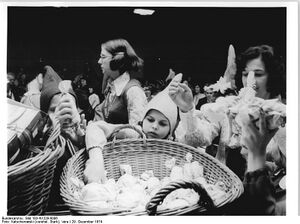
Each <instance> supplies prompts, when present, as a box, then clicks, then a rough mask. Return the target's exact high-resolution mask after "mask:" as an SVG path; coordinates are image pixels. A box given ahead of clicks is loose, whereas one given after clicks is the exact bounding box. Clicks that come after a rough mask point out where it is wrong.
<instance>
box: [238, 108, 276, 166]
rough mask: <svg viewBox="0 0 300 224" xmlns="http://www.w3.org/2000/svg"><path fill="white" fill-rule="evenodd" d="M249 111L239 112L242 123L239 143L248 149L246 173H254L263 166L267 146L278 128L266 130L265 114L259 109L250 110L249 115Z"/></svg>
mask: <svg viewBox="0 0 300 224" xmlns="http://www.w3.org/2000/svg"><path fill="white" fill-rule="evenodd" d="M249 111H250V110H244V111H242V112H240V116H241V121H242V136H241V143H242V145H243V146H244V147H245V148H246V149H248V171H254V170H256V169H259V168H262V167H263V166H264V165H265V160H266V148H267V145H268V144H269V142H270V140H271V139H272V137H273V136H274V135H275V133H276V132H277V130H278V128H277V129H274V130H269V129H268V128H267V123H266V118H265V113H264V111H263V110H262V109H261V108H259V109H258V111H254V110H251V112H250V113H249ZM257 112H258V118H257ZM254 113H256V116H254ZM254 117H255V118H254Z"/></svg>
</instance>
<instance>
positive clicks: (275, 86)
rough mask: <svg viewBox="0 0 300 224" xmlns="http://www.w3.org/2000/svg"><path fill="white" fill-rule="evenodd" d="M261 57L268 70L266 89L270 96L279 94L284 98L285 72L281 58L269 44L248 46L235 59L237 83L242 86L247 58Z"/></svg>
mask: <svg viewBox="0 0 300 224" xmlns="http://www.w3.org/2000/svg"><path fill="white" fill-rule="evenodd" d="M258 57H261V60H262V61H263V62H264V64H265V69H266V71H267V72H268V74H269V76H268V81H267V91H268V92H269V93H270V98H275V97H277V96H278V95H281V96H282V97H283V98H286V74H285V66H284V63H283V59H282V58H281V57H279V56H277V55H276V54H275V51H274V48H273V47H271V46H269V45H260V46H254V47H249V48H248V49H247V50H245V51H244V52H243V53H242V54H241V55H240V57H239V58H238V59H237V84H238V86H239V87H241V86H242V72H243V70H244V69H245V67H246V64H247V63H248V61H249V60H252V59H255V58H258Z"/></svg>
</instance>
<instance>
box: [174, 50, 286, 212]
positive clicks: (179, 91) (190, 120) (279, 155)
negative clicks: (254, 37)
mask: <svg viewBox="0 0 300 224" xmlns="http://www.w3.org/2000/svg"><path fill="white" fill-rule="evenodd" d="M238 65H239V66H240V67H239V68H240V69H241V70H240V71H244V72H243V76H244V77H243V78H242V80H243V85H246V84H247V79H246V77H247V76H248V73H249V72H250V71H253V72H255V91H256V97H259V98H263V99H271V98H279V99H280V98H281V96H285V93H284V88H276V86H277V87H278V85H277V84H276V82H274V80H277V81H278V80H279V79H280V76H281V75H282V74H283V73H282V70H281V68H282V66H281V65H280V63H279V61H277V60H276V57H275V56H274V51H273V48H272V47H270V46H266V45H263V46H257V47H251V48H249V49H248V50H246V51H245V52H244V53H243V54H242V56H241V60H240V63H239V64H238ZM283 86H284V85H283ZM169 94H170V97H171V98H172V99H173V101H174V102H175V103H176V104H177V105H178V106H179V108H180V111H181V112H182V113H181V116H180V117H181V119H182V120H186V124H187V127H186V128H185V129H186V130H187V132H186V135H185V141H186V143H187V144H190V145H193V146H196V147H197V146H202V147H203V146H207V145H210V144H211V142H212V140H213V139H214V138H215V137H217V136H218V135H220V143H219V145H221V144H223V143H226V142H227V141H228V136H230V134H229V133H224V132H225V131H224V130H226V128H224V127H225V126H224V121H226V119H225V118H226V116H227V114H226V113H224V110H219V111H217V112H215V113H213V111H212V110H206V111H196V110H194V105H193V98H192V91H191V90H190V89H189V88H188V87H187V86H186V85H184V84H182V83H180V82H177V83H176V82H173V83H172V85H171V87H170V91H169ZM220 108H221V107H220ZM249 116H250V115H249ZM261 116H262V115H261ZM262 119H265V118H264V117H263V118H262ZM262 119H261V120H262ZM203 120H207V121H209V124H210V125H209V126H211V129H208V128H207V127H208V126H203V125H202V123H201V122H203ZM246 130H247V131H244V133H243V134H242V139H244V140H243V141H244V143H243V144H244V145H245V146H246V148H248V152H249V151H251V150H255V147H256V146H258V145H259V144H258V143H257V144H255V143H254V144H253V143H251V141H249V139H250V137H251V136H252V137H251V138H252V140H253V139H254V140H255V138H254V137H255V135H259V133H258V132H257V131H254V130H252V129H251V130H250V129H249V128H248V129H246ZM262 130H263V129H262ZM262 130H260V131H259V132H261V133H260V138H261V140H259V141H263V142H264V144H265V146H264V147H262V148H264V149H263V150H264V152H266V154H267V155H265V154H262V155H263V156H262V157H260V158H259V160H257V161H259V162H260V165H259V166H260V167H261V166H262V163H261V162H263V164H265V163H264V161H265V160H264V159H265V157H267V158H268V154H269V155H270V154H272V155H271V157H272V160H273V161H274V162H275V163H276V164H277V166H279V167H285V139H286V138H285V128H282V127H280V128H279V129H276V134H275V132H274V133H272V137H273V135H274V134H275V135H274V137H273V138H268V136H263V135H264V134H267V132H266V131H262ZM252 132H255V135H254V134H250V133H252ZM245 136H246V137H245ZM253 136H254V137H253ZM264 138H266V139H267V140H266V141H265V140H263V139H264ZM245 139H247V140H248V141H247V143H245ZM259 141H258V142H259ZM250 143H251V145H250ZM250 148H251V149H250ZM233 151H234V152H233ZM230 152H233V153H232V154H230V153H229V154H228V155H227V158H226V159H227V161H226V165H228V166H229V167H230V168H231V169H233V171H235V172H236V173H237V174H238V175H239V176H240V178H241V179H243V178H244V174H245V171H246V170H248V171H249V170H250V171H253V169H252V168H251V167H249V156H250V155H249V153H248V155H247V154H244V155H243V156H240V157H239V158H237V155H236V154H237V153H239V152H238V150H231V151H230ZM256 153H257V152H256ZM257 154H259V153H257ZM274 155H276V157H275V156H274ZM234 156H236V157H235V159H232V158H233V157H234ZM250 157H251V156H250ZM269 157H270V156H269ZM247 158H248V161H247ZM228 159H229V160H231V161H232V162H230V161H228ZM241 159H244V161H242V162H240V165H239V166H238V167H237V166H236V167H234V165H236V163H237V162H238V161H240V160H241ZM247 163H248V166H247ZM251 166H252V165H251ZM246 177H247V176H246ZM272 191H273V190H272ZM265 192H266V191H265ZM268 193H270V192H268ZM272 194H273V193H272ZM261 196H266V195H261ZM266 197H267V196H266ZM250 198H251V196H250ZM265 199H266V198H265ZM270 203H271V204H272V203H275V202H274V200H273V199H271V200H270ZM267 204H268V203H267ZM281 211H282V213H281V214H283V213H284V212H285V208H282V210H281ZM249 212H251V211H249ZM260 212H262V213H265V214H272V213H273V212H274V209H272V211H268V210H263V209H260ZM253 213H257V211H256V212H253Z"/></svg>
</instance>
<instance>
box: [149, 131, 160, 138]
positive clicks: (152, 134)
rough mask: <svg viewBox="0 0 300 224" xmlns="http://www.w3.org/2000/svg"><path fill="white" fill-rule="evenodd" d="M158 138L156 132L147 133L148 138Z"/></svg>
mask: <svg viewBox="0 0 300 224" xmlns="http://www.w3.org/2000/svg"><path fill="white" fill-rule="evenodd" d="M157 137H158V135H157V134H156V133H155V132H152V131H150V132H148V133H147V138H157Z"/></svg>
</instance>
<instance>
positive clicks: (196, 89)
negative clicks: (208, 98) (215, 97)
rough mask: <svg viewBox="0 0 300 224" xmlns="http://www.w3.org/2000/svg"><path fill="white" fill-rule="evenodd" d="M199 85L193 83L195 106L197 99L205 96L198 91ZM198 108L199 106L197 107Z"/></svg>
mask: <svg viewBox="0 0 300 224" xmlns="http://www.w3.org/2000/svg"><path fill="white" fill-rule="evenodd" d="M200 90H201V89H200V86H199V85H198V84H197V85H195V95H194V104H195V105H196V106H197V105H198V103H199V101H200V100H201V99H204V98H205V95H204V94H203V93H201V91H200ZM199 109H200V108H199Z"/></svg>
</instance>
